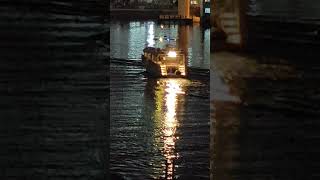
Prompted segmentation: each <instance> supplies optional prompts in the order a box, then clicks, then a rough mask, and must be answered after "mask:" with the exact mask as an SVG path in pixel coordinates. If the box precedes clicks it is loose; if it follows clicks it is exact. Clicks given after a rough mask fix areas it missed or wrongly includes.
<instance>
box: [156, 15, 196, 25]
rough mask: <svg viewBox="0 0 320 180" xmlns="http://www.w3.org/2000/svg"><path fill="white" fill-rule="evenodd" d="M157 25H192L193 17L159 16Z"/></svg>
mask: <svg viewBox="0 0 320 180" xmlns="http://www.w3.org/2000/svg"><path fill="white" fill-rule="evenodd" d="M158 23H164V24H166V23H169V24H170V23H173V24H185V25H192V24H193V17H187V16H181V15H160V16H159V17H158Z"/></svg>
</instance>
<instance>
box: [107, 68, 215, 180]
mask: <svg viewBox="0 0 320 180" xmlns="http://www.w3.org/2000/svg"><path fill="white" fill-rule="evenodd" d="M143 71H144V69H143V68H142V67H133V66H127V65H115V64H114V65H112V66H111V74H112V75H111V93H110V94H111V102H112V104H111V151H110V152H111V154H110V167H111V168H110V169H111V171H112V172H113V173H117V174H119V175H122V176H123V177H128V178H132V179H172V177H175V178H177V179H186V178H189V177H190V178H193V179H208V177H209V93H208V91H209V86H208V83H207V82H203V81H197V80H192V81H191V80H187V79H148V78H145V77H144V76H143V75H142V74H140V73H141V72H143Z"/></svg>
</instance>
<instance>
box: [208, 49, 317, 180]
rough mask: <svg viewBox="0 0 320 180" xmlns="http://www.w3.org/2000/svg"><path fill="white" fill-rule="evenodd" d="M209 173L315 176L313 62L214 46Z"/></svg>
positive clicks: (284, 179)
mask: <svg viewBox="0 0 320 180" xmlns="http://www.w3.org/2000/svg"><path fill="white" fill-rule="evenodd" d="M211 62H212V63H211V65H212V69H213V70H214V71H215V73H212V77H211V78H212V79H219V78H220V79H219V80H217V81H215V82H213V85H212V87H213V88H212V89H211V90H212V92H211V93H212V94H213V96H212V102H211V103H212V114H211V116H212V129H211V133H212V135H211V140H212V142H211V150H212V152H211V153H212V155H214V156H212V158H211V165H212V167H213V171H212V179H219V180H228V179H239V180H242V179H243V180H247V179H253V180H255V179H263V180H271V179H272V180H275V179H279V180H280V179H281V180H287V179H288V180H291V179H319V176H320V174H319V171H318V169H319V165H320V159H319V155H318V152H319V149H320V146H319V140H320V136H319V133H318V132H319V127H320V124H319V116H320V113H319V102H320V96H319V92H320V88H319V85H317V83H316V82H318V81H319V79H320V75H319V71H318V70H319V67H320V65H319V63H318V62H316V58H315V59H312V58H305V59H304V61H303V62H302V61H301V59H299V60H297V59H293V58H278V57H272V56H265V55H257V56H253V55H248V54H247V55H244V54H235V53H230V52H216V53H214V54H213V55H212V61H211Z"/></svg>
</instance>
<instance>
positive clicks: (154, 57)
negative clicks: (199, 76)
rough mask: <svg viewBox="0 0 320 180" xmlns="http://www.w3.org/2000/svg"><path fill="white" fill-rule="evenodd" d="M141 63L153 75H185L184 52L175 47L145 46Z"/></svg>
mask: <svg viewBox="0 0 320 180" xmlns="http://www.w3.org/2000/svg"><path fill="white" fill-rule="evenodd" d="M142 63H143V65H144V66H145V68H146V71H147V72H148V73H149V74H150V75H152V76H155V77H186V76H187V71H186V58H185V54H184V52H183V51H181V50H178V49H176V48H172V47H167V48H165V49H160V48H154V47H146V48H145V49H144V50H143V55H142Z"/></svg>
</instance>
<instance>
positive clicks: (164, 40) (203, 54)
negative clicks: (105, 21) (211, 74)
mask: <svg viewBox="0 0 320 180" xmlns="http://www.w3.org/2000/svg"><path fill="white" fill-rule="evenodd" d="M110 29H112V31H111V38H110V42H111V43H110V45H111V46H110V47H111V52H110V56H111V57H112V58H123V59H140V58H141V54H142V51H143V49H144V48H145V47H159V48H163V47H164V46H165V45H166V44H171V45H175V46H177V47H180V48H181V49H183V50H184V51H186V52H187V60H188V66H190V67H198V68H204V69H209V64H210V63H209V61H210V60H209V59H210V29H207V30H202V29H201V27H200V26H199V25H196V24H195V25H193V26H178V25H160V24H157V23H156V22H154V21H128V22H123V21H121V22H120V21H113V22H111V25H110Z"/></svg>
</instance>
